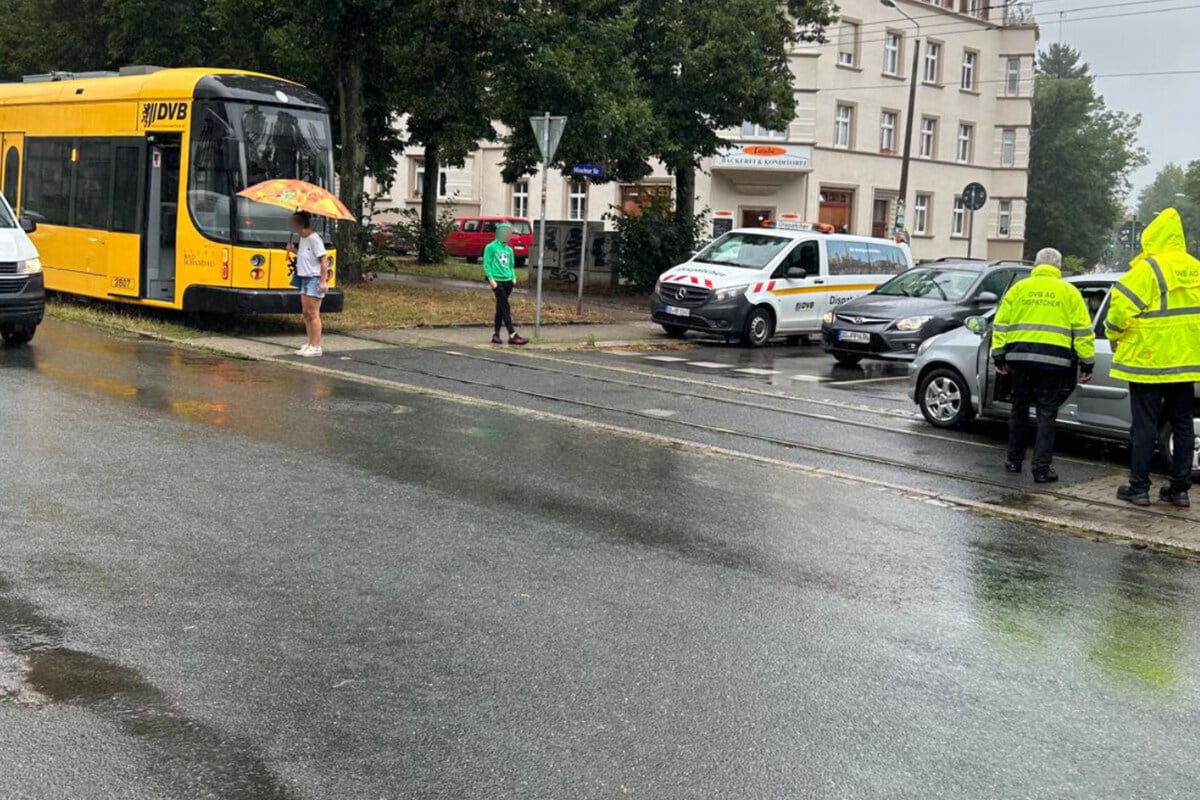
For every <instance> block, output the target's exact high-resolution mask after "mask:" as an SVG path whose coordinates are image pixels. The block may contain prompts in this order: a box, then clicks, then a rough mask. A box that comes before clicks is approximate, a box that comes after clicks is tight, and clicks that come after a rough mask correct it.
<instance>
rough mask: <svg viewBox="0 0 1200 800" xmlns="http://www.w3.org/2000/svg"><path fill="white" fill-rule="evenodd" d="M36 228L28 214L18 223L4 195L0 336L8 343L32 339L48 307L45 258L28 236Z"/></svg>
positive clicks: (1, 208)
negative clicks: (44, 275) (43, 265)
mask: <svg viewBox="0 0 1200 800" xmlns="http://www.w3.org/2000/svg"><path fill="white" fill-rule="evenodd" d="M36 228H37V223H35V222H34V221H33V220H31V219H28V218H22V219H21V220H20V222H19V223H18V221H17V215H16V214H14V213H13V210H12V206H10V205H9V204H8V201H7V200H5V199H4V197H3V195H0V338H2V339H3V340H4V343H5V344H6V345H22V344H25V343H26V342H28V341H29V340H30V339H32V338H33V334H34V331H36V330H37V326H38V325H39V324H41V321H42V315H43V314H44V313H45V310H46V288H45V284H44V283H43V281H42V262H41V260H40V259H39V258H38V251H37V248H36V247H34V244H33V242H32V241H30V239H29V236H28V234H29V233H32V232H33V231H34V230H35V229H36Z"/></svg>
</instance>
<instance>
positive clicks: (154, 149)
mask: <svg viewBox="0 0 1200 800" xmlns="http://www.w3.org/2000/svg"><path fill="white" fill-rule="evenodd" d="M181 147H182V137H181V136H180V135H179V134H169V133H168V134H162V133H156V134H154V135H153V136H150V137H148V146H147V148H146V158H147V164H146V225H145V228H144V230H145V232H146V234H145V237H144V238H143V240H142V241H143V244H142V247H143V253H142V263H143V264H145V268H146V274H145V279H144V280H143V281H142V286H143V287H145V294H144V295H143V296H144V297H145V298H146V299H147V300H162V301H165V302H171V303H173V302H175V257H176V253H175V232H176V230H177V229H178V227H179V164H180V157H181V155H182V150H181Z"/></svg>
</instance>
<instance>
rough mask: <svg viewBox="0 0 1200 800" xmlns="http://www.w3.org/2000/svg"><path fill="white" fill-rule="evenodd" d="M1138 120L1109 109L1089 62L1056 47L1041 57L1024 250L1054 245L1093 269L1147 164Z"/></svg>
mask: <svg viewBox="0 0 1200 800" xmlns="http://www.w3.org/2000/svg"><path fill="white" fill-rule="evenodd" d="M1140 124H1141V118H1140V117H1138V116H1131V115H1128V114H1124V113H1122V112H1119V111H1112V110H1110V109H1108V108H1107V107H1106V106H1105V104H1104V99H1103V98H1102V97H1100V96H1099V95H1098V94H1096V91H1095V87H1094V85H1093V81H1092V78H1091V76H1090V72H1089V70H1088V66H1087V64H1086V63H1084V62H1082V61H1080V58H1079V53H1078V52H1076V51H1075V50H1073V49H1072V48H1070V47H1068V46H1066V45H1060V44H1054V45H1051V47H1050V49H1049V50H1048V51H1047V52H1045V53H1043V54H1042V55H1041V56H1040V57H1039V59H1038V74H1037V80H1036V87H1035V91H1034V99H1033V123H1032V133H1031V143H1030V156H1029V190H1028V193H1029V205H1028V214H1027V222H1026V228H1025V242H1026V252H1027V253H1028V254H1030V255H1032V254H1033V253H1036V252H1037V250H1038V249H1040V248H1042V247H1047V246H1050V247H1056V248H1058V249H1059V250H1061V251H1062V252H1063V253H1066V254H1069V255H1075V256H1079V257H1082V258H1083V259H1085V260H1086V261H1087V262H1088V263H1096V262H1097V261H1098V260H1099V259H1100V256H1101V253H1102V252H1103V249H1104V244H1105V242H1106V241H1107V239H1108V234H1109V232H1110V231H1111V230H1112V229H1113V228H1114V226H1115V224H1116V223H1117V221H1118V219H1119V218H1120V217H1121V214H1122V199H1123V198H1124V196H1125V195H1126V194H1127V193H1128V191H1129V176H1130V173H1131V172H1132V171H1133V170H1134V169H1136V168H1137V167H1139V166H1141V165H1143V164H1144V163H1145V162H1146V156H1145V153H1144V152H1143V151H1142V150H1141V149H1140V148H1139V147H1138V146H1137V129H1138V126H1139V125H1140Z"/></svg>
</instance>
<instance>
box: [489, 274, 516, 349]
mask: <svg viewBox="0 0 1200 800" xmlns="http://www.w3.org/2000/svg"><path fill="white" fill-rule="evenodd" d="M512 290H513V282H512V281H496V288H495V289H492V294H494V295H496V319H495V322H494V323H493V327H495V329H496V333H499V332H500V326H501V325H503V326H504V327H505V328H507V329H508V334H509V335H510V336H511V335H512V334H514V333H516V330H517V329H516V328H514V327H513V324H512V309H511V308H509V305H508V296H509V295H510V294H512Z"/></svg>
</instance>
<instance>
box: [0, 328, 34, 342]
mask: <svg viewBox="0 0 1200 800" xmlns="http://www.w3.org/2000/svg"><path fill="white" fill-rule="evenodd" d="M36 331H37V325H0V338H3V339H4V343H5V344H6V345H8V346H9V347H20V346H21V345H23V344H28V343H29V340H30V339H32V338H33V334H34V333H35V332H36Z"/></svg>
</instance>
